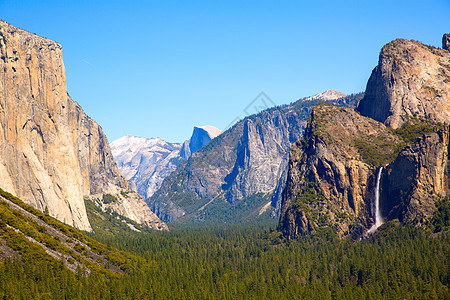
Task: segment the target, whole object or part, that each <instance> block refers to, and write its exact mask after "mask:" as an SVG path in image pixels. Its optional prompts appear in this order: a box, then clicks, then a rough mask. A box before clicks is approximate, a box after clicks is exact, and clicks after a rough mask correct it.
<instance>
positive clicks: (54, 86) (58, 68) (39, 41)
mask: <svg viewBox="0 0 450 300" xmlns="http://www.w3.org/2000/svg"><path fill="white" fill-rule="evenodd" d="M0 186H1V187H2V188H4V189H5V190H8V191H9V192H11V193H13V194H15V195H17V196H18V197H20V198H21V199H23V200H24V201H26V202H28V203H29V204H31V205H33V206H34V207H36V208H38V209H40V210H42V211H43V210H45V209H48V211H49V213H50V215H52V216H54V217H55V218H57V219H59V220H61V221H63V222H65V223H67V224H70V225H73V226H75V227H77V228H80V229H83V230H90V229H91V227H90V224H89V220H88V218H87V215H86V209H85V206H84V200H83V197H84V196H88V195H94V194H101V193H110V194H120V192H121V191H124V190H125V191H127V190H128V189H129V187H128V183H127V181H126V180H125V178H124V177H123V176H122V175H121V174H120V171H119V169H118V168H117V165H116V163H115V161H114V159H113V156H112V154H111V151H110V147H109V144H108V141H107V138H106V136H105V135H104V133H103V131H102V129H101V127H100V126H99V125H98V124H97V123H96V122H95V121H93V120H92V119H91V118H89V117H88V116H87V115H86V114H85V113H84V112H83V110H82V108H81V107H80V106H79V105H78V104H77V103H76V102H75V101H73V100H72V99H71V98H70V96H69V95H68V93H67V90H66V77H65V69H64V64H63V60H62V48H61V46H60V45H59V44H58V43H55V42H53V41H50V40H47V39H45V38H42V37H38V36H36V35H33V34H30V33H28V32H26V31H24V30H20V29H17V28H15V27H13V26H11V25H9V24H8V23H6V22H4V21H0ZM139 201H140V202H141V203H143V200H142V199H140V200H137V202H139ZM137 202H136V203H137ZM153 219H154V220H157V218H156V216H155V215H153Z"/></svg>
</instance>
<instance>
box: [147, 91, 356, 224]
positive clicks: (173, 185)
mask: <svg viewBox="0 0 450 300" xmlns="http://www.w3.org/2000/svg"><path fill="white" fill-rule="evenodd" d="M360 96H361V95H352V96H349V97H347V98H342V99H340V100H335V102H333V103H336V104H346V105H349V104H350V105H351V103H353V104H354V103H355V102H356V101H357V100H358V99H360ZM323 101H324V100H323V99H316V100H308V99H302V100H299V101H297V102H294V103H292V104H290V105H285V106H281V107H275V108H271V109H268V110H266V111H263V112H261V113H259V114H256V115H252V116H249V117H247V118H245V119H244V120H242V121H240V122H238V123H237V124H236V125H234V126H233V127H232V128H230V129H229V130H227V131H225V132H224V133H222V134H221V135H220V136H218V137H217V138H215V139H214V140H212V141H211V142H210V143H209V144H208V145H207V146H205V147H203V148H201V149H200V150H198V151H197V152H195V153H194V154H192V155H191V157H190V158H189V159H188V160H187V161H186V162H182V163H181V164H180V165H179V166H178V167H177V169H176V170H175V171H174V172H173V173H172V174H171V175H170V176H168V177H167V178H166V179H165V180H164V182H163V184H162V186H161V188H160V189H159V190H158V191H157V192H156V193H155V194H154V195H153V196H152V197H151V198H150V199H149V200H148V201H149V205H150V207H151V208H152V210H153V211H155V212H156V213H157V214H158V216H159V217H160V218H162V219H163V220H166V221H175V220H177V219H179V218H181V217H183V218H184V219H191V220H203V218H205V216H206V217H207V218H209V219H211V220H214V219H215V218H216V216H218V215H222V214H224V213H225V212H226V213H228V211H227V210H232V209H235V208H236V207H238V206H239V205H241V206H242V207H245V209H249V207H252V205H254V203H255V201H259V200H260V199H262V198H265V197H268V199H267V201H266V202H265V203H260V205H261V207H259V206H258V207H255V210H257V211H260V209H262V208H263V207H265V205H267V203H269V202H271V203H272V206H271V208H270V209H269V210H266V209H264V211H267V212H270V213H272V212H273V210H274V209H275V208H276V207H277V205H278V204H277V201H276V200H275V199H272V201H271V200H270V197H271V196H272V194H273V193H274V190H275V188H276V187H277V186H283V184H284V183H283V182H280V180H281V178H282V177H283V176H282V174H283V172H284V171H285V170H286V166H287V161H288V155H289V149H290V146H291V144H292V143H293V142H295V141H296V140H298V139H300V138H301V136H302V134H303V131H304V128H305V126H306V123H307V119H308V116H309V113H310V112H311V109H312V107H313V106H314V104H316V103H319V102H323ZM258 205H259V204H258ZM278 206H279V205H278ZM242 209H244V208H242ZM238 211H239V209H236V215H237V214H239V213H238ZM249 213H250V212H249ZM270 213H269V215H270ZM230 218H231V219H232V218H233V216H231V217H230Z"/></svg>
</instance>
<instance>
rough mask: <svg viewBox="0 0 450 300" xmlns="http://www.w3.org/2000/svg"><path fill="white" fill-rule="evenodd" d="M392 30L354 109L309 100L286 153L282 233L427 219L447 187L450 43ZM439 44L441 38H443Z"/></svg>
mask: <svg viewBox="0 0 450 300" xmlns="http://www.w3.org/2000/svg"><path fill="white" fill-rule="evenodd" d="M447 39H448V38H447V37H446V36H444V38H443V48H444V49H438V48H435V47H431V46H426V45H423V44H421V43H419V42H416V41H406V40H402V39H398V40H395V41H393V42H391V43H389V44H387V45H386V46H384V47H383V49H382V50H381V53H380V59H379V64H378V66H377V67H376V68H375V69H374V71H373V72H372V75H371V77H370V79H369V81H368V83H367V88H366V92H365V96H364V98H363V99H362V100H361V101H360V102H359V104H358V107H357V111H358V112H360V113H361V115H359V114H358V113H357V112H355V111H353V110H351V109H344V108H338V107H332V106H323V105H321V106H317V107H315V108H314V111H313V113H312V115H311V118H310V121H309V123H308V128H307V130H306V133H305V136H304V139H303V140H302V141H299V142H297V143H296V144H294V145H293V147H292V149H291V153H290V160H289V171H288V175H287V181H286V188H285V189H284V191H283V196H282V208H281V216H280V222H279V228H280V230H282V231H283V232H284V233H285V235H286V236H287V237H288V238H295V237H297V236H299V235H304V234H309V233H314V232H315V231H316V230H318V229H320V228H322V227H328V226H329V227H331V228H333V229H334V230H335V231H336V232H337V233H338V234H339V235H340V236H352V237H354V238H356V237H360V236H361V235H363V234H364V233H365V232H366V231H367V229H369V228H370V227H371V225H372V224H373V223H374V216H375V212H374V209H373V206H374V197H375V193H374V189H375V180H376V174H377V171H378V170H380V167H384V168H383V169H382V172H381V173H380V183H379V190H380V193H379V202H380V209H381V216H382V219H383V220H384V221H389V220H393V219H399V220H400V221H402V222H404V223H413V224H416V225H419V226H426V225H427V224H428V223H429V222H430V219H431V217H432V216H433V214H434V213H435V212H436V211H437V203H438V201H439V200H441V199H446V200H444V201H448V198H444V197H445V196H447V195H448V194H449V191H450V187H449V182H448V167H449V161H448V145H449V128H448V125H446V124H449V123H450V107H449V106H448V103H449V101H450V72H449V70H450V53H449V52H448V51H447V50H445V49H448V44H446V43H447ZM446 45H447V46H446Z"/></svg>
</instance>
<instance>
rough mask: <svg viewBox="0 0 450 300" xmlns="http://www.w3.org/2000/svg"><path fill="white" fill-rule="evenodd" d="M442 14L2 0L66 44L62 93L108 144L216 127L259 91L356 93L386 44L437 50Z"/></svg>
mask: <svg viewBox="0 0 450 300" xmlns="http://www.w3.org/2000/svg"><path fill="white" fill-rule="evenodd" d="M92 2H95V3H92ZM449 16H450V1H448V0H442V1H434V0H428V1H402V0H400V1H392V0H390V1H384V0H380V1H366V0H359V1H320V0H319V1H283V0H280V1H231V0H227V1H132V2H131V4H130V3H128V1H46V0H41V1H4V0H0V18H2V19H4V20H6V21H7V22H9V23H11V24H12V25H14V26H17V27H20V28H23V29H26V30H28V31H30V32H34V33H36V34H38V35H40V36H44V37H47V38H49V39H52V40H55V41H57V42H59V43H60V44H61V45H62V46H63V51H64V63H65V67H66V75H67V87H68V91H69V93H70V95H71V96H72V98H73V99H74V100H75V101H77V102H78V103H80V104H81V106H82V107H83V109H84V110H85V111H86V113H87V114H88V115H89V116H91V117H92V118H93V119H95V120H96V121H97V122H98V123H99V124H100V125H101V126H102V127H103V130H104V131H105V133H106V134H107V136H108V139H109V141H113V140H115V139H117V138H119V137H121V136H123V135H126V134H134V135H137V136H143V137H162V138H164V139H166V140H168V141H170V142H182V141H183V140H185V139H187V138H189V136H190V134H191V133H192V127H193V126H194V125H213V126H216V127H218V128H219V129H224V128H225V127H226V126H227V125H228V124H229V123H230V122H231V121H233V120H235V119H236V118H237V117H244V116H245V113H244V112H243V110H244V109H245V107H246V106H247V105H248V104H249V103H250V102H251V101H252V100H253V99H254V98H255V97H256V96H257V95H258V94H259V93H260V92H262V91H264V92H265V93H266V94H267V95H268V96H269V97H270V98H271V99H272V100H273V102H274V103H276V104H284V103H290V102H292V101H295V100H297V99H299V98H302V97H306V96H310V95H313V94H317V93H319V92H321V91H323V90H326V89H335V90H340V91H342V92H344V93H354V92H360V91H363V90H364V89H365V85H366V83H367V79H368V78H369V76H370V73H371V71H372V69H373V67H374V66H375V65H376V64H377V61H378V54H379V51H380V49H381V47H382V46H383V45H384V44H386V43H388V42H389V41H391V40H393V39H395V38H406V39H415V40H418V41H421V42H423V43H425V44H429V45H434V46H439V47H440V46H441V38H442V34H443V33H444V32H450V17H449Z"/></svg>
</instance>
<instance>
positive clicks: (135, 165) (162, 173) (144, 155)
mask: <svg viewBox="0 0 450 300" xmlns="http://www.w3.org/2000/svg"><path fill="white" fill-rule="evenodd" d="M220 133H222V131H220V130H219V129H217V128H215V127H213V126H201V127H200V126H195V127H194V130H193V133H192V136H191V138H190V139H189V140H187V141H185V142H184V143H169V142H166V141H165V140H163V139H162V138H143V137H137V136H134V135H127V136H124V137H121V138H119V139H117V140H115V141H114V142H112V143H111V144H110V146H111V151H112V154H113V156H114V159H115V160H116V162H117V165H118V167H119V169H120V171H121V172H122V174H123V175H124V176H125V179H127V180H128V182H129V183H130V187H131V188H132V189H134V190H135V191H137V192H138V193H139V194H140V195H142V196H143V197H144V198H148V197H150V196H152V195H153V193H154V192H155V191H157V190H158V189H159V187H160V186H161V183H162V181H163V180H164V178H166V177H167V176H168V175H169V174H170V173H172V172H173V171H174V170H175V169H176V167H177V166H178V164H179V163H180V162H181V161H183V160H184V159H188V158H189V156H190V155H191V153H193V152H195V151H197V150H198V149H200V148H201V147H203V146H205V145H206V144H208V143H209V141H211V140H212V139H213V138H214V137H216V136H217V135H219V134H220Z"/></svg>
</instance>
